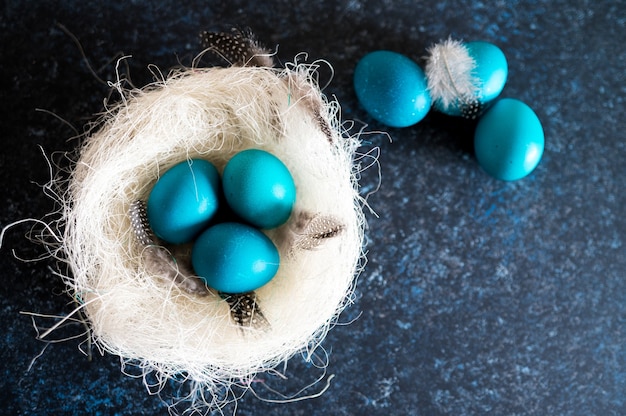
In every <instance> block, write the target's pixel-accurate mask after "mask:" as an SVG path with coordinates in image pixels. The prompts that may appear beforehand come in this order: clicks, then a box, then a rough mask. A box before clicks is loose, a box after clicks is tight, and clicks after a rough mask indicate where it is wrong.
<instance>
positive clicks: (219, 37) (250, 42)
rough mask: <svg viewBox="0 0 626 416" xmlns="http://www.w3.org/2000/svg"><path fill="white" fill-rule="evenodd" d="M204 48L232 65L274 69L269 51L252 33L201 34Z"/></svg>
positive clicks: (236, 31) (234, 31)
mask: <svg viewBox="0 0 626 416" xmlns="http://www.w3.org/2000/svg"><path fill="white" fill-rule="evenodd" d="M200 39H201V42H202V47H203V48H206V49H208V50H211V51H212V52H214V53H216V54H218V55H220V56H221V57H222V58H224V59H225V60H226V61H228V62H229V63H230V64H231V65H235V66H259V67H270V68H271V67H273V66H274V61H273V59H272V57H271V56H270V53H269V51H267V50H266V49H264V48H262V47H261V46H260V45H259V43H258V42H257V40H256V39H255V38H254V36H253V35H252V33H247V32H242V31H239V30H236V29H233V30H232V31H231V32H230V33H226V32H206V31H204V32H202V33H200Z"/></svg>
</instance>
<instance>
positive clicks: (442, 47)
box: [425, 39, 478, 112]
mask: <svg viewBox="0 0 626 416" xmlns="http://www.w3.org/2000/svg"><path fill="white" fill-rule="evenodd" d="M428 53H429V55H428V57H427V58H426V68H425V73H426V78H427V80H428V89H429V91H430V94H431V97H432V99H433V102H435V103H436V105H437V106H438V107H439V108H440V109H441V110H442V111H444V112H445V111H446V110H448V109H449V108H450V107H453V106H458V105H459V104H465V103H468V102H471V101H473V100H474V99H475V98H476V94H477V89H478V80H477V79H476V77H475V76H474V70H475V69H476V62H475V61H474V59H473V58H472V57H471V56H470V54H469V51H468V49H467V48H466V47H465V45H464V44H463V43H462V42H460V41H458V40H454V39H447V40H445V41H443V42H440V43H437V44H435V45H433V46H431V47H430V48H429V49H428Z"/></svg>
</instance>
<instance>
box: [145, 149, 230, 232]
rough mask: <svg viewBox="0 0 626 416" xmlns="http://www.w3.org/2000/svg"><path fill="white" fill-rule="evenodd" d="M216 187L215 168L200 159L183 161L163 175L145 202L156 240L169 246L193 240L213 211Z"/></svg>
mask: <svg viewBox="0 0 626 416" xmlns="http://www.w3.org/2000/svg"><path fill="white" fill-rule="evenodd" d="M219 186H220V179H219V174H218V172H217V169H216V168H215V167H214V166H213V165H212V164H211V163H210V162H208V161H206V160H202V159H191V160H185V161H183V162H180V163H178V164H177V165H174V166H173V167H171V168H170V169H168V170H167V171H166V172H165V173H163V175H161V177H160V178H159V179H158V180H157V182H156V183H155V185H154V187H153V188H152V191H151V192H150V195H149V197H148V203H147V214H148V222H149V224H150V227H151V228H152V230H153V231H154V233H155V234H156V235H157V237H159V238H161V239H163V240H165V241H167V242H169V243H173V244H182V243H187V242H189V241H191V240H193V238H194V237H196V236H197V235H198V234H199V233H200V232H201V231H202V229H203V228H205V227H206V226H207V225H208V223H209V222H210V221H211V218H212V217H213V215H214V214H215V212H216V211H217V208H218V195H219Z"/></svg>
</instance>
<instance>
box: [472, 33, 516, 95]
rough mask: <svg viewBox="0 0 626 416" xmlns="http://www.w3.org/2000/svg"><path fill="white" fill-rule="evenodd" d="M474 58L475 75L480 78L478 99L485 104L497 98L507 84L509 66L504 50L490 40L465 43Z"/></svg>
mask: <svg viewBox="0 0 626 416" xmlns="http://www.w3.org/2000/svg"><path fill="white" fill-rule="evenodd" d="M465 46H466V47H467V50H468V52H469V55H470V56H471V57H472V58H474V61H475V62H476V68H475V69H474V76H475V77H476V78H477V79H478V80H479V85H478V87H479V94H478V99H479V100H480V102H481V103H483V104H485V103H488V102H489V101H492V100H494V99H495V98H497V97H498V96H499V95H500V93H501V92H502V90H503V89H504V85H505V84H506V80H507V77H508V75H509V67H508V64H507V61H506V56H504V52H502V50H501V49H500V48H499V47H497V46H496V45H494V44H493V43H490V42H483V41H474V42H467V43H466V44H465Z"/></svg>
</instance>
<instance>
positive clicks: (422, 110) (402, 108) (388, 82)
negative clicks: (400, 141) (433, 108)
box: [354, 51, 431, 127]
mask: <svg viewBox="0 0 626 416" xmlns="http://www.w3.org/2000/svg"><path fill="white" fill-rule="evenodd" d="M354 89H355V92H356V95H357V98H358V99H359V102H360V103H361V105H362V106H363V108H365V110H366V111H367V112H368V113H369V115H370V116H372V117H373V118H374V119H376V120H378V121H380V122H381V123H383V124H386V125H387V126H390V127H407V126H411V125H413V124H415V123H417V122H419V121H420V120H421V119H423V118H424V117H425V116H426V114H427V113H428V111H429V110H430V105H431V98H430V93H429V92H428V85H427V82H426V76H425V75H424V71H423V70H422V68H420V67H419V66H418V65H417V64H416V63H415V62H413V61H412V60H411V59H409V58H407V57H406V56H404V55H401V54H399V53H396V52H391V51H375V52H371V53H369V54H367V55H365V56H364V57H363V58H362V59H361V60H360V61H359V63H358V64H357V66H356V68H355V70H354Z"/></svg>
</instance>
